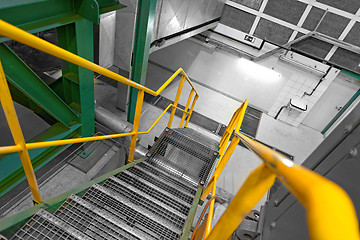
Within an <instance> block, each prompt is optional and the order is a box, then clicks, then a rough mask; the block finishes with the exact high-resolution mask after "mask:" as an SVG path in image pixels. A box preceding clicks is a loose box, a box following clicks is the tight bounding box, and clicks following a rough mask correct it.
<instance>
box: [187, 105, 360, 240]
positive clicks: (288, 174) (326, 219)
mask: <svg viewBox="0 0 360 240" xmlns="http://www.w3.org/2000/svg"><path fill="white" fill-rule="evenodd" d="M237 114H239V113H238V111H237V112H236V113H235V114H234V116H235V115H237ZM241 114H242V113H241ZM230 123H232V121H230ZM240 124H241V123H240ZM229 126H230V124H229ZM232 127H233V126H232ZM230 129H231V128H229V132H228V134H230V135H231V133H230V132H231V130H230ZM236 129H239V128H236ZM228 134H224V137H226V139H228ZM224 137H223V138H224ZM240 140H241V141H242V142H243V143H244V144H245V145H246V147H247V148H249V149H250V150H251V151H253V152H254V153H255V154H256V155H258V156H259V157H260V158H261V159H262V160H263V164H262V165H260V166H259V167H258V168H256V169H255V170H254V171H252V172H251V173H250V175H249V176H248V178H247V179H246V181H245V182H244V184H243V185H242V187H241V188H240V190H239V191H238V192H237V194H236V195H235V197H234V198H233V200H232V201H231V203H230V204H229V206H228V208H227V209H226V211H225V212H224V213H223V215H222V216H221V218H220V219H219V221H218V222H217V223H216V225H215V226H214V228H213V229H211V224H212V214H213V211H214V210H213V209H211V208H213V206H214V204H213V203H211V204H210V209H209V213H208V217H207V219H205V220H204V221H203V224H202V225H204V226H200V228H198V229H197V228H196V229H195V230H194V234H193V237H192V239H206V240H210V239H211V240H215V239H229V238H230V236H231V234H232V233H233V232H234V231H235V230H236V228H237V227H238V226H239V224H240V223H241V222H242V219H243V218H244V217H245V216H246V215H247V214H248V213H249V212H250V210H252V209H253V208H254V207H255V205H256V203H257V202H258V201H260V199H261V198H262V196H263V195H264V194H265V193H266V192H267V191H268V190H269V189H270V187H271V186H272V185H273V184H274V181H275V178H278V179H279V180H280V181H281V182H282V183H283V184H284V185H285V186H286V187H287V188H288V189H289V190H290V191H291V192H292V193H293V194H294V195H295V196H296V198H297V199H298V200H299V201H300V203H301V204H302V205H303V206H304V207H305V209H306V212H307V222H308V229H309V234H310V238H311V239H312V240H318V239H327V240H332V239H334V240H335V239H336V240H337V239H351V240H359V239H360V236H359V222H358V219H357V216H356V212H355V208H354V206H353V203H352V201H351V199H350V197H349V196H348V195H347V194H346V192H345V191H344V190H343V189H342V188H341V187H339V186H338V185H337V184H335V183H333V182H332V181H330V180H328V179H326V178H325V177H323V176H321V175H319V174H317V173H315V172H312V171H310V170H308V169H306V168H304V167H301V166H298V165H296V164H294V163H293V162H292V161H291V160H289V159H287V158H286V157H284V156H283V155H281V154H279V153H277V152H275V151H274V150H272V149H270V148H268V147H266V146H264V145H262V144H261V143H259V142H257V141H255V140H252V139H251V138H249V137H247V136H245V135H243V134H241V133H239V132H238V131H235V136H234V138H233V139H232V140H231V143H230V145H229V147H228V148H227V150H226V152H225V154H224V157H223V158H222V161H221V162H220V164H218V167H219V166H221V165H222V164H223V162H227V161H228V159H229V157H230V156H231V154H232V153H233V151H234V149H235V148H236V146H237V145H238V143H239V141H240ZM224 142H225V140H224V141H223V142H220V143H222V144H225V143H224ZM226 144H227V142H226ZM221 171H222V169H221ZM221 171H219V172H216V171H215V173H214V175H213V177H212V180H211V181H210V182H209V184H208V186H207V188H206V189H205V190H204V192H203V195H202V196H201V200H205V198H206V197H207V196H208V195H209V193H210V191H211V190H212V194H211V196H212V198H211V201H214V200H212V199H214V195H215V189H216V179H217V178H218V177H219V176H220V174H221ZM204 210H205V209H204ZM198 225H199V224H197V226H198Z"/></svg>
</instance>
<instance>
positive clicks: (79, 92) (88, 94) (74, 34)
mask: <svg viewBox="0 0 360 240" xmlns="http://www.w3.org/2000/svg"><path fill="white" fill-rule="evenodd" d="M57 33H58V39H59V46H60V47H62V48H64V49H66V50H68V51H70V52H72V53H75V54H77V55H79V56H81V57H83V58H86V59H87V60H90V61H93V58H94V53H93V44H94V43H93V23H92V22H90V21H89V20H87V19H81V20H78V21H76V22H75V23H73V24H68V25H66V26H62V27H59V28H57ZM62 73H63V77H62V87H63V93H64V98H65V99H64V100H65V102H66V103H67V104H70V106H72V107H73V108H74V109H75V110H77V111H79V112H80V113H81V115H80V123H81V135H82V136H90V135H92V134H93V133H94V130H95V127H94V124H95V115H94V73H93V72H92V71H89V70H87V69H85V68H82V67H79V66H77V65H74V64H72V63H68V62H65V63H64V66H63V68H62Z"/></svg>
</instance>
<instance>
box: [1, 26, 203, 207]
mask: <svg viewBox="0 0 360 240" xmlns="http://www.w3.org/2000/svg"><path fill="white" fill-rule="evenodd" d="M0 35H2V36H4V37H8V38H10V39H13V40H15V41H18V42H21V43H23V44H25V45H28V46H30V47H33V48H36V49H38V50H40V51H43V52H46V53H48V54H51V55H53V56H56V57H58V58H61V59H63V60H65V61H68V62H71V63H74V64H76V65H78V66H81V67H84V68H86V69H88V70H91V71H94V72H97V73H99V74H102V75H104V76H106V77H109V78H111V79H113V80H116V81H118V82H121V83H124V84H126V85H128V86H131V87H134V88H136V89H138V90H139V92H138V96H137V101H136V109H135V117H134V123H133V130H132V132H130V133H118V134H110V135H103V136H94V137H84V138H75V139H64V140H57V141H45V142H35V143H26V142H25V139H24V137H23V134H22V131H21V127H20V124H19V121H18V118H17V115H16V112H15V109H14V105H13V101H12V98H11V94H10V90H9V86H8V84H7V82H6V78H5V74H4V71H3V68H2V65H1V62H0V93H1V94H0V101H1V105H2V107H3V109H4V112H5V116H6V119H7V122H8V125H9V127H10V130H11V133H12V135H13V138H14V142H15V145H13V146H3V147H0V154H6V153H13V152H18V153H19V155H20V159H21V162H22V165H23V167H24V171H25V175H26V178H27V180H28V182H29V185H30V189H31V192H32V194H33V200H34V202H35V203H41V202H42V198H41V195H40V191H39V187H38V184H37V180H36V177H35V173H34V169H33V166H32V164H31V160H30V157H29V153H28V149H34V148H43V147H51V146H59V145H66V144H73V143H81V142H88V141H97V140H104V139H109V138H118V137H125V136H132V137H131V143H130V149H129V156H128V161H129V162H132V161H133V159H134V153H135V147H136V139H137V135H139V134H147V133H149V132H150V131H151V129H152V128H153V127H154V126H155V125H156V124H157V123H158V121H159V120H160V118H162V117H163V116H164V114H165V113H166V112H167V111H168V110H169V109H170V107H172V110H171V113H170V118H169V122H168V125H167V127H169V128H171V125H172V122H173V119H174V116H175V112H176V109H180V108H178V102H179V99H180V95H181V93H182V88H183V86H184V83H185V80H186V81H187V82H188V83H189V84H190V86H191V91H190V93H189V97H188V100H187V103H186V106H185V109H180V110H181V111H182V112H183V115H182V117H181V121H180V125H179V128H181V127H187V125H188V123H189V120H190V117H191V115H192V112H193V109H194V107H195V103H196V101H197V100H198V98H199V94H198V92H197V91H196V89H195V87H194V85H193V83H192V82H191V81H190V79H189V77H188V76H187V75H186V73H185V72H184V70H183V69H182V68H179V69H178V70H177V71H176V72H175V73H174V74H173V75H172V76H171V77H170V78H169V79H168V80H167V81H166V82H165V83H164V84H163V85H162V86H161V87H160V88H159V89H158V90H157V91H154V90H151V89H149V88H147V87H145V86H143V85H140V84H138V83H136V82H134V81H131V80H130V79H127V78H125V77H123V76H121V75H119V74H116V73H114V72H112V71H110V70H108V69H106V68H103V67H101V66H99V65H97V64H95V63H93V62H90V61H88V60H86V59H84V58H82V57H79V56H77V55H75V54H73V53H71V52H69V51H66V50H65V49H62V48H60V47H58V46H56V45H54V44H52V43H49V42H47V41H45V40H43V39H41V38H38V37H36V36H34V35H32V34H30V33H28V32H26V31H24V30H21V29H20V28H17V27H15V26H13V25H11V24H9V23H7V22H4V21H2V20H0ZM180 74H181V80H180V83H179V87H178V90H177V93H176V97H175V101H174V104H170V105H169V106H168V107H167V108H166V109H165V110H164V111H163V113H162V114H161V115H160V116H159V118H158V119H157V120H156V121H155V122H154V124H153V125H152V126H150V128H149V129H148V130H147V131H145V132H139V131H138V130H139V124H140V116H141V109H142V104H143V100H144V93H145V92H147V93H149V94H151V95H153V96H158V95H159V94H160V93H161V92H162V91H163V90H164V89H165V88H166V87H167V86H168V85H169V84H170V83H171V82H172V81H173V80H174V79H175V78H176V77H177V76H178V75H180ZM90 80H91V81H92V79H90ZM194 94H195V96H194ZM193 96H194V97H193ZM190 105H191V107H190ZM189 107H190V109H189ZM185 120H186V121H185Z"/></svg>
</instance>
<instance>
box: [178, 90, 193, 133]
mask: <svg viewBox="0 0 360 240" xmlns="http://www.w3.org/2000/svg"><path fill="white" fill-rule="evenodd" d="M194 92H195V91H194V89H191V91H190V94H189V98H188V100H187V103H186V106H185V110H184V113H183V115H182V118H181V121H180V124H179V128H182V125H183V123H184V121H185V117H186V112H187V111H188V109H189V106H190V103H191V99H192V96H193V95H194Z"/></svg>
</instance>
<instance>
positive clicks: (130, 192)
mask: <svg viewBox="0 0 360 240" xmlns="http://www.w3.org/2000/svg"><path fill="white" fill-rule="evenodd" d="M103 186H104V187H107V188H109V189H111V190H113V191H114V192H117V193H119V194H121V195H122V196H124V197H127V198H128V199H129V200H131V201H133V202H136V204H138V205H139V206H141V207H143V208H144V209H147V210H148V211H150V212H152V213H153V214H155V215H158V216H160V217H162V218H164V219H166V220H167V221H169V222H171V223H172V224H173V225H174V226H176V227H178V228H179V229H182V227H183V226H184V224H185V220H186V218H187V216H186V215H185V214H183V213H181V212H179V211H177V210H176V209H174V208H172V207H170V206H169V205H166V204H164V203H162V202H161V201H159V200H157V199H155V198H153V197H152V196H150V195H148V194H146V193H144V192H142V191H141V190H139V189H137V188H135V187H133V186H132V185H129V184H127V183H125V182H123V181H122V180H120V179H119V178H116V177H111V178H109V179H108V180H106V182H105V183H104V185H103Z"/></svg>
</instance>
